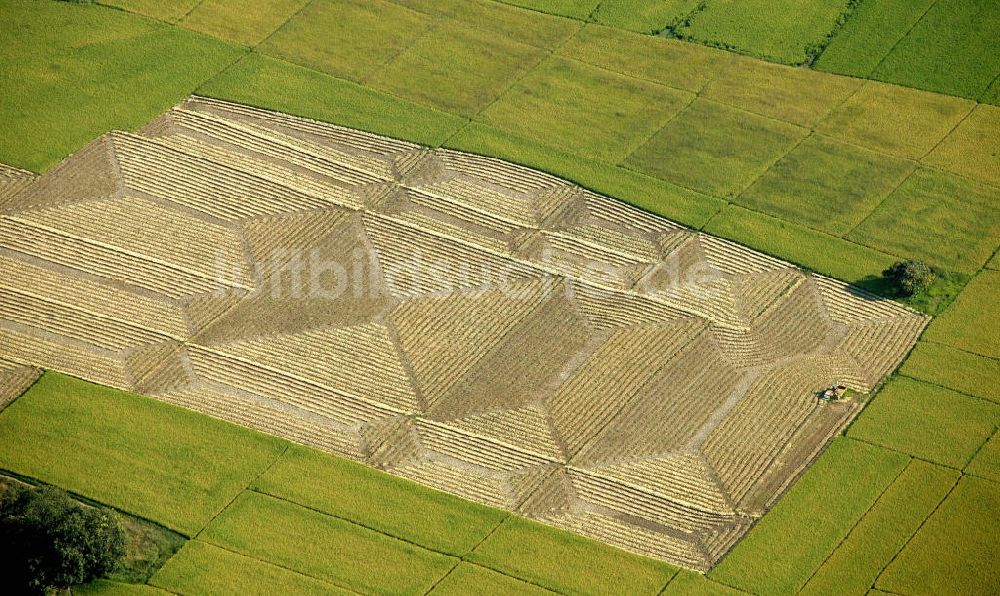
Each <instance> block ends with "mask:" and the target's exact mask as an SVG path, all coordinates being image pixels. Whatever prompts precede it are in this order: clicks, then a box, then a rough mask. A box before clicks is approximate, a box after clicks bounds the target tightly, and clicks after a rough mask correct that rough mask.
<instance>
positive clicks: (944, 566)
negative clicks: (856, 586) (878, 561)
mask: <svg viewBox="0 0 1000 596" xmlns="http://www.w3.org/2000/svg"><path fill="white" fill-rule="evenodd" d="M998 532H1000V484H997V483H995V482H991V481H989V480H981V479H979V478H975V477H972V476H965V477H963V478H962V480H961V481H959V483H958V486H957V487H956V488H955V490H954V491H953V492H952V493H951V495H949V496H948V498H947V499H946V500H945V502H944V503H943V504H942V505H941V507H940V508H938V510H937V511H935V512H934V515H932V516H931V517H930V518H929V519H928V520H927V522H926V523H925V524H924V526H923V527H922V528H921V529H920V531H919V532H917V534H916V536H914V537H913V540H911V541H910V543H909V544H907V545H906V548H904V549H903V551H902V552H901V553H900V554H899V556H898V557H897V558H896V559H895V560H894V561H893V562H892V563H891V564H890V565H889V566H888V567H887V568H886V570H885V571H884V572H883V573H882V575H881V576H880V577H879V579H878V582H877V584H876V587H879V588H882V589H884V590H889V591H891V592H896V593H897V594H916V593H920V594H996V593H997V592H1000V565H997V554H996V553H997V551H996V537H997V533H998Z"/></svg>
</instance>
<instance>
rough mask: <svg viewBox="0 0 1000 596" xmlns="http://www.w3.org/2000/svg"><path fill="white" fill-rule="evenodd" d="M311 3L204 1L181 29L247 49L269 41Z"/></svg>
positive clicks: (292, 0) (304, 0)
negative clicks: (266, 40) (271, 36)
mask: <svg viewBox="0 0 1000 596" xmlns="http://www.w3.org/2000/svg"><path fill="white" fill-rule="evenodd" d="M307 2H308V0H264V1H260V0H258V1H257V2H254V3H253V4H250V5H248V4H246V3H244V2H239V1H238V0H204V1H203V2H201V3H199V4H198V6H196V7H195V8H194V9H193V10H192V11H191V12H189V13H187V15H185V17H184V18H183V19H181V21H180V26H181V27H183V28H185V29H191V30H192V31H198V32H199V33H204V34H206V35H211V36H212V37H218V38H221V39H225V40H226V41H231V42H233V43H238V44H242V45H247V46H254V45H257V44H258V43H260V42H261V41H263V40H264V39H266V38H267V37H268V36H269V35H271V33H273V32H274V30H275V29H277V28H278V27H279V26H281V24H282V23H284V22H285V21H286V20H288V18H289V17H291V16H292V15H293V14H295V13H296V12H297V11H298V10H300V9H301V8H303V7H304V6H305V5H306V3H307Z"/></svg>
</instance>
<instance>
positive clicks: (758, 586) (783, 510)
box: [709, 438, 909, 594]
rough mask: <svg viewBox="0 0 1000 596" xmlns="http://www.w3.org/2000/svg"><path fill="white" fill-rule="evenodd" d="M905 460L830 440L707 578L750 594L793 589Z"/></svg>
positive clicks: (827, 551) (832, 547)
mask: <svg viewBox="0 0 1000 596" xmlns="http://www.w3.org/2000/svg"><path fill="white" fill-rule="evenodd" d="M908 462H909V458H908V457H906V456H905V455H902V454H899V453H894V452H891V451H888V450H885V449H880V448H878V447H873V446H870V445H866V444H863V443H859V442H857V441H852V440H850V439H845V438H839V439H836V440H835V441H834V442H833V444H832V445H830V448H829V449H828V450H827V451H826V453H825V454H824V455H823V456H822V457H820V458H819V460H817V461H816V463H814V464H813V465H812V467H811V468H810V469H809V470H808V471H807V472H806V473H805V475H804V476H803V477H802V478H801V479H800V480H799V481H798V482H796V483H795V485H794V486H793V487H792V489H791V490H790V491H789V492H788V493H787V494H786V495H785V496H784V497H783V498H782V499H781V500H780V501H778V503H777V505H775V506H774V508H773V509H771V511H770V512H768V513H767V514H766V515H765V516H764V517H763V519H761V521H760V522H759V523H758V524H757V526H756V527H755V528H754V529H753V530H752V531H751V532H750V533H749V534H747V536H746V537H745V538H744V539H743V540H742V541H741V542H740V543H738V544H737V545H736V547H735V548H734V549H733V550H732V551H730V553H729V554H728V555H727V556H726V557H725V558H724V559H723V560H722V562H721V563H719V564H718V565H717V566H716V567H715V569H713V570H712V571H711V572H710V573H709V578H711V579H715V580H718V581H720V582H722V583H724V584H727V585H730V586H735V587H737V588H740V589H742V590H746V591H749V592H754V593H757V594H783V593H790V592H793V591H795V590H798V589H799V588H801V587H802V586H803V585H804V584H805V583H806V581H807V580H808V579H809V577H810V576H811V575H812V573H813V571H814V570H816V569H817V568H819V566H820V565H821V564H822V563H823V561H824V560H825V559H826V557H827V556H828V555H829V554H830V552H832V551H833V549H834V548H836V546H837V544H838V543H839V542H840V541H841V540H842V539H843V538H844V537H845V536H847V534H848V532H850V529H851V528H852V527H853V526H854V524H855V523H856V522H857V521H858V520H859V519H861V517H862V516H863V515H864V514H865V512H866V511H867V510H868V509H869V508H870V507H871V506H872V505H873V504H874V503H875V501H876V500H877V499H878V497H879V495H880V494H881V493H882V491H883V490H884V489H885V488H886V487H887V486H889V485H890V484H891V483H892V481H893V480H894V479H895V478H896V476H897V475H898V474H899V473H900V472H901V471H902V470H903V468H904V467H905V466H906V464H907V463H908Z"/></svg>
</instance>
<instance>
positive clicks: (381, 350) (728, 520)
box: [0, 98, 926, 570]
mask: <svg viewBox="0 0 1000 596" xmlns="http://www.w3.org/2000/svg"><path fill="white" fill-rule="evenodd" d="M0 270H3V271H4V272H5V274H6V275H5V276H4V278H3V279H0V373H2V374H3V375H4V376H0V403H2V401H3V396H4V395H6V393H7V391H6V389H7V385H8V381H7V378H8V376H10V378H11V379H14V376H17V375H21V376H18V377H17V379H16V380H12V381H10V383H15V382H16V383H22V384H23V383H25V382H29V381H26V380H25V379H29V377H30V375H28V376H25V375H24V374H22V373H24V371H32V369H31V368H24V369H21V368H18V366H19V365H25V366H28V367H42V368H50V369H55V370H59V371H62V372H65V373H69V374H72V375H76V376H79V377H83V378H85V379H88V380H92V381H96V382H100V383H104V384H107V385H112V386H115V387H120V388H126V389H131V390H135V391H139V392H141V393H144V394H147V395H150V396H153V397H156V398H159V399H162V400H165V401H169V402H173V403H177V404H181V405H184V406H186V407H189V408H192V409H195V410H199V411H202V412H206V413H208V414H211V415H214V416H218V417H220V418H224V419H228V420H231V421H233V422H236V423H238V424H243V425H246V426H249V427H252V428H256V429H260V430H263V431H265V432H270V433H273V434H277V435H280V436H283V437H287V438H289V439H292V440H294V441H298V442H301V443H305V444H309V445H313V446H317V447H320V448H322V449H326V450H329V451H332V452H335V453H339V454H342V455H345V456H348V457H351V458H353V459H356V460H360V461H364V462H367V463H369V464H370V465H373V466H376V467H379V468H382V469H385V470H388V471H390V472H392V473H394V474H398V475H401V476H406V477H409V478H412V479H415V480H417V481H419V482H422V483H425V484H428V485H431V486H434V487H437V488H440V489H442V490H446V491H448V492H451V493H454V494H458V495H461V496H464V497H468V498H471V499H474V500H477V501H481V502H484V503H488V504H492V505H496V506H499V507H502V508H505V509H508V510H512V511H516V512H519V513H522V514H525V515H528V516H530V517H533V518H536V519H539V520H542V521H544V522H546V523H549V524H552V525H556V526H560V527H564V528H569V529H572V530H574V531H577V532H580V533H582V534H586V535H589V536H592V537H596V538H598V539H600V540H603V541H606V542H608V543H611V544H614V545H616V546H620V547H623V548H626V549H629V550H633V551H635V552H639V553H642V554H646V555H650V556H654V557H658V558H661V559H664V560H667V561H670V562H672V563H676V564H679V565H683V566H685V567H689V568H693V569H700V570H704V569H707V568H708V567H709V566H710V565H711V564H712V563H713V562H715V561H716V560H718V559H719V558H720V557H721V556H722V554H724V553H725V552H726V551H727V550H728V549H729V547H730V546H731V545H732V544H733V543H734V542H735V541H736V540H737V539H738V538H739V537H740V536H742V534H743V533H744V532H745V531H746V530H747V529H748V528H749V527H750V525H751V524H752V523H753V521H754V520H755V519H756V518H758V517H759V516H760V515H762V514H763V512H764V511H765V510H766V509H767V508H768V507H769V506H770V505H771V504H772V503H773V502H774V501H775V499H776V498H777V497H778V496H779V495H780V494H781V492H782V491H783V490H784V488H785V487H786V486H787V485H788V484H789V483H790V482H791V481H792V480H793V479H794V478H795V477H796V476H797V475H798V473H799V472H800V471H801V470H802V469H803V467H804V466H805V465H807V464H808V463H809V461H810V460H811V459H812V457H813V456H814V455H815V454H816V453H817V451H818V450H820V449H821V448H822V447H823V446H824V445H825V444H826V442H827V441H828V439H829V438H830V437H831V436H832V435H833V434H835V433H836V432H838V431H839V430H840V429H841V428H843V426H844V424H846V422H847V421H848V420H849V419H850V418H851V417H852V415H853V414H854V413H855V412H856V411H857V410H858V407H859V401H860V400H862V399H863V394H866V393H868V392H870V391H871V390H872V389H873V388H875V387H876V386H877V385H878V384H879V383H880V382H881V381H882V379H883V378H884V377H885V375H886V374H888V373H889V372H890V371H892V370H893V369H894V368H895V367H896V365H897V364H898V363H899V362H900V360H901V359H902V358H903V356H904V355H905V354H906V353H907V352H908V350H909V349H910V347H911V346H912V344H913V343H914V341H915V340H916V337H917V335H918V334H919V332H920V331H921V329H922V328H923V326H924V325H925V324H926V319H925V317H923V316H921V315H919V314H917V313H915V312H913V311H911V310H908V309H906V308H905V307H903V306H900V305H898V304H896V303H893V302H890V301H885V300H879V299H876V298H874V297H873V296H870V295H867V294H865V293H863V292H861V291H859V290H856V289H854V288H851V287H849V286H847V285H845V284H843V283H840V282H837V281H834V280H831V279H828V278H824V277H821V276H817V275H814V274H810V273H807V272H805V271H802V270H799V269H797V268H795V267H794V266H792V265H790V264H789V263H786V262H783V261H780V260H777V259H774V258H772V257H769V256H766V255H763V254H760V253H757V252H754V251H751V250H749V249H747V248H744V247H741V246H739V245H736V244H733V243H731V242H729V241H725V240H721V239H718V238H715V237H712V236H708V235H706V234H702V233H699V232H696V231H692V230H689V229H686V228H684V227H683V226H680V225H678V224H675V223H673V222H670V221H667V220H664V219H662V218H659V217H655V216H652V215H650V214H647V213H644V212H641V211H639V210H637V209H635V208H632V207H628V206H626V205H623V204H621V203H618V202H616V201H614V200H612V199H608V198H606V197H603V196H599V195H596V194H594V193H591V192H589V191H586V190H583V189H581V188H578V187H575V186H573V185H571V184H569V183H567V182H564V181H562V180H559V179H557V178H554V177H552V176H549V175H547V174H544V173H540V172H536V171H533V170H530V169H527V168H524V167H520V166H515V165H512V164H509V163H505V162H502V161H499V160H495V159H490V158H484V157H479V156H475V155H470V154H463V153H458V152H454V151H449V150H430V149H427V148H424V147H421V146H418V145H415V144H412V143H407V142H402V141H396V140H392V139H387V138H383V137H378V136H375V135H372V134H368V133H363V132H359V131H355V130H350V129H345V128H341V127H337V126H333V125H327V124H321V123H318V122H314V121H310V120H305V119H301V118H294V117H290V116H285V115H282V114H278V113H273V112H266V111H262V110H257V109H253V108H249V107H245V106H240V105H236V104H229V103H224V102H220V101H215V100H207V99H202V98H192V99H190V100H188V101H186V102H184V103H182V104H181V105H179V106H177V107H176V108H174V109H173V110H171V111H170V112H168V113H167V114H165V115H163V116H162V117H160V118H159V119H157V120H156V121H154V122H153V123H151V124H149V125H148V126H147V127H145V128H144V129H142V130H141V131H139V133H137V134H131V133H123V132H114V133H110V134H107V135H105V136H103V137H101V138H100V139H98V140H96V141H94V142H93V143H91V144H90V145H88V146H87V147H85V148H84V149H82V150H80V151H79V152H77V153H76V154H74V155H72V156H71V157H69V158H67V159H66V160H64V161H63V162H62V163H61V164H59V165H58V166H56V167H54V168H52V169H51V170H50V171H48V172H47V173H46V174H44V175H43V176H41V177H39V178H37V179H36V180H34V181H29V180H27V179H25V177H24V175H23V174H21V173H19V172H15V171H10V173H9V174H8V170H3V171H0ZM8 371H13V372H10V374H8ZM31 374H33V373H31ZM832 384H843V385H846V386H847V387H849V388H850V389H853V390H854V391H856V392H858V393H859V394H860V395H859V396H858V397H856V398H855V399H852V400H848V401H840V402H825V401H821V400H819V399H818V397H817V394H818V392H820V391H821V390H822V389H824V388H826V387H829V386H830V385H832Z"/></svg>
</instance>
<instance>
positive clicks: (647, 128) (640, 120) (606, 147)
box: [481, 57, 694, 163]
mask: <svg viewBox="0 0 1000 596" xmlns="http://www.w3.org/2000/svg"><path fill="white" fill-rule="evenodd" d="M693 98H694V95H693V94H690V93H686V92H683V91H678V90H676V89H671V88H668V87H664V86H661V85H656V84H654V83H648V82H645V81H641V80H638V79H634V78H631V77H626V76H624V75H620V74H617V73H613V72H609V71H607V70H604V69H600V68H595V67H593V66H589V65H587V64H583V63H581V62H576V61H574V60H568V59H565V58H560V57H555V58H551V59H549V60H546V61H545V62H543V63H542V65H541V66H539V67H538V68H536V69H534V70H533V71H531V72H530V73H528V75H527V76H526V77H524V78H523V79H522V80H521V81H519V82H518V83H517V84H516V85H515V86H514V87H513V88H512V89H511V90H510V91H508V92H506V93H505V94H504V95H503V97H502V98H500V100H499V101H497V102H496V103H495V104H493V105H491V106H490V107H489V108H487V109H486V110H485V111H483V113H482V117H481V119H482V121H483V122H485V123H487V124H490V125H492V126H496V127H497V128H501V129H503V130H506V131H508V132H512V133H514V134H517V135H520V136H522V137H524V138H527V139H531V140H535V141H539V142H542V143H547V144H550V145H556V146H563V147H572V148H573V149H574V151H575V152H576V153H577V154H578V155H582V156H584V157H592V158H595V159H599V160H602V161H606V162H609V163H618V162H619V161H621V160H622V159H623V158H624V157H625V156H626V155H628V154H629V152H630V151H631V150H632V149H634V147H635V145H636V144H637V143H640V142H642V140H644V139H645V138H647V137H649V135H651V134H653V133H654V132H656V129H657V128H659V127H660V126H662V125H663V124H664V123H665V122H666V121H667V120H669V119H670V117H671V116H673V115H674V114H676V113H677V112H679V111H680V110H681V109H682V108H683V107H684V106H685V105H687V104H688V103H689V102H690V101H691V100H692V99H693Z"/></svg>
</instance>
